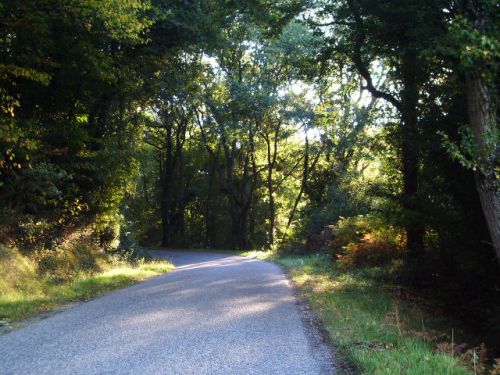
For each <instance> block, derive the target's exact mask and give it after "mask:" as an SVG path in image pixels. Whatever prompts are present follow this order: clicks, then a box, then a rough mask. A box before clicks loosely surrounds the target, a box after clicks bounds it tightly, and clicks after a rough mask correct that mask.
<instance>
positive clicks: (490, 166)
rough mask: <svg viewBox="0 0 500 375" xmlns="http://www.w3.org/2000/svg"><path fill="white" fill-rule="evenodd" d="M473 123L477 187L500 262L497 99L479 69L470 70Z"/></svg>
mask: <svg viewBox="0 0 500 375" xmlns="http://www.w3.org/2000/svg"><path fill="white" fill-rule="evenodd" d="M466 83H467V99H468V100H467V104H468V112H469V125H470V129H471V131H472V133H473V134H474V137H475V139H476V143H477V151H478V155H477V157H478V158H477V160H476V161H477V164H478V168H476V170H475V181H476V189H477V192H478V194H479V199H480V201H481V206H482V208H483V213H484V217H485V219H486V223H487V225H488V230H489V233H490V237H491V241H492V245H493V247H494V248H495V251H496V255H497V260H498V261H499V262H500V189H499V182H498V179H497V178H496V175H495V166H496V163H497V149H498V146H497V142H496V139H495V137H496V134H495V132H496V103H495V100H494V99H493V98H492V96H491V94H490V91H489V88H488V86H487V84H486V83H485V82H484V80H483V79H482V78H481V76H480V75H479V74H477V73H472V72H470V73H467V74H466Z"/></svg>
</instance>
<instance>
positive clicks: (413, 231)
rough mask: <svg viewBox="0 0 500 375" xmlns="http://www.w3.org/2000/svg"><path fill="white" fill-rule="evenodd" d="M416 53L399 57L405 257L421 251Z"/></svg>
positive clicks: (422, 232) (422, 235)
mask: <svg viewBox="0 0 500 375" xmlns="http://www.w3.org/2000/svg"><path fill="white" fill-rule="evenodd" d="M416 63H417V61H416V55H415V53H413V52H412V51H409V52H407V53H406V54H405V55H404V56H403V59H402V68H401V76H402V77H401V78H402V81H403V89H402V92H401V119H402V127H401V162H402V167H403V171H402V172H403V197H402V198H403V201H402V203H403V208H404V209H405V211H406V212H405V214H406V216H407V219H406V228H405V231H406V241H407V250H408V253H407V255H408V257H410V258H412V257H416V256H419V255H421V252H422V249H423V237H424V228H423V226H422V223H421V222H420V220H419V218H418V207H417V202H416V196H417V192H418V175H419V171H418V156H419V150H418V117H417V102H418V87H417V81H416V71H415V70H416V69H415V66H416Z"/></svg>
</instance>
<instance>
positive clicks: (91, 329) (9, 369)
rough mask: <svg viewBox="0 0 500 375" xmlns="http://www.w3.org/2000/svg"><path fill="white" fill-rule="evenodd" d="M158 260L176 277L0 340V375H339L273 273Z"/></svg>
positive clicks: (257, 267) (233, 264)
mask: <svg viewBox="0 0 500 375" xmlns="http://www.w3.org/2000/svg"><path fill="white" fill-rule="evenodd" d="M154 255H156V256H159V257H163V258H170V259H171V260H172V261H173V262H174V263H175V264H176V266H177V268H176V270H175V271H172V272H170V273H168V274H166V275H163V276H160V277H156V278H154V279H150V280H147V281H144V282H141V283H139V284H136V285H134V286H131V287H128V288H125V289H122V290H120V291H117V292H114V293H111V294H108V295H105V296H102V297H100V298H97V299H95V300H93V301H90V302H87V303H82V304H79V305H77V306H75V307H73V308H70V309H68V310H65V311H63V312H61V313H58V314H55V315H53V316H51V317H49V318H47V319H45V320H42V321H40V322H38V323H35V324H32V325H29V326H27V327H25V328H23V329H20V330H17V331H14V332H11V333H9V334H6V335H3V336H0V374H51V375H52V374H72V375H74V374H217V375H219V374H235V375H236V374H255V375H261V374H270V375H278V374H283V375H294V374H304V375H316V374H332V373H335V371H334V366H333V363H332V362H333V356H332V353H331V351H330V350H329V348H328V347H327V345H325V344H324V343H323V342H322V340H321V338H320V335H319V334H318V332H317V331H316V330H315V328H314V327H313V325H311V324H310V323H309V317H308V316H307V314H306V313H305V312H303V311H302V310H303V309H302V308H301V305H300V303H298V302H297V300H296V298H295V297H294V293H293V288H292V287H291V285H289V282H288V280H287V278H286V276H285V275H284V273H283V271H282V270H281V269H280V268H279V267H278V266H276V265H274V264H271V263H268V262H262V261H258V260H254V259H249V258H243V257H238V256H232V255H224V254H211V253H203V252H200V253H198V252H185V251H182V252H181V251H155V252H154Z"/></svg>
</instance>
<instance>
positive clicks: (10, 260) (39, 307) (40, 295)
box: [0, 248, 173, 321]
mask: <svg viewBox="0 0 500 375" xmlns="http://www.w3.org/2000/svg"><path fill="white" fill-rule="evenodd" d="M1 251H2V253H1V254H0V255H1V256H0V267H1V270H0V320H3V321H16V320H20V319H23V318H25V317H29V316H31V315H34V314H37V313H40V312H45V311H48V310H51V309H53V308H56V307H58V306H61V305H64V304H67V303H70V302H77V301H86V300H89V299H91V298H93V297H95V296H98V295H100V294H102V293H106V292H109V291H112V290H115V289H117V288H120V287H125V286H128V285H130V284H133V283H135V282H137V281H141V280H144V279H146V278H149V277H154V276H158V275H160V274H162V273H165V272H168V271H170V270H172V269H173V265H172V264H171V263H169V262H166V261H151V262H146V261H141V262H136V263H131V262H126V261H119V260H118V261H113V262H109V263H102V264H101V266H100V270H99V271H96V272H90V271H87V272H84V271H82V272H79V273H78V274H76V275H74V276H72V277H71V278H68V279H66V280H64V281H60V280H55V279H54V278H51V277H50V276H48V275H45V276H42V275H40V274H39V273H38V272H37V270H36V265H35V263H34V262H33V261H31V260H30V259H28V258H27V257H24V256H22V255H20V254H19V253H18V252H17V251H15V250H13V249H5V248H2V249H1Z"/></svg>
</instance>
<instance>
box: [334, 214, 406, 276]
mask: <svg viewBox="0 0 500 375" xmlns="http://www.w3.org/2000/svg"><path fill="white" fill-rule="evenodd" d="M333 231H334V240H333V241H332V243H331V244H330V246H329V247H330V251H331V253H332V256H333V257H334V258H335V259H338V260H339V268H340V269H348V268H357V267H366V266H380V265H385V264H388V263H390V262H391V261H393V260H395V259H397V258H399V257H400V254H401V250H402V248H403V246H402V245H403V243H402V242H403V235H402V233H401V232H400V231H399V230H397V229H395V228H392V227H390V226H387V225H384V223H383V220H382V219H381V218H379V217H377V216H376V215H365V216H354V217H349V218H341V219H340V220H339V221H338V222H337V223H336V224H335V225H334V226H333Z"/></svg>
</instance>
